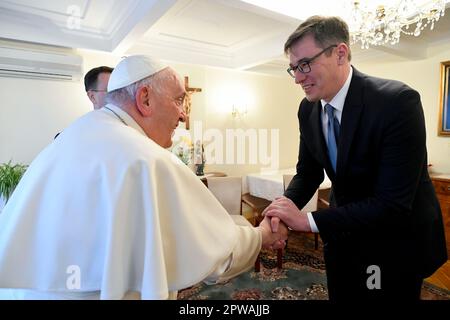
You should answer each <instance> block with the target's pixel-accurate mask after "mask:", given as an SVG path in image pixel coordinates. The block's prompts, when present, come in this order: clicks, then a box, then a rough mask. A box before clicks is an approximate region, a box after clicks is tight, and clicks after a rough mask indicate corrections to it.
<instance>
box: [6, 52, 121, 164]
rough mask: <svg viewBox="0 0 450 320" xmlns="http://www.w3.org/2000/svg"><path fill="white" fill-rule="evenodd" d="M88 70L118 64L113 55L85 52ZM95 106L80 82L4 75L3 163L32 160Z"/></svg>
mask: <svg viewBox="0 0 450 320" xmlns="http://www.w3.org/2000/svg"><path fill="white" fill-rule="evenodd" d="M82 55H83V56H84V58H85V60H84V70H85V71H88V70H90V69H91V68H92V67H94V66H98V65H100V64H107V65H115V64H116V62H115V61H117V58H114V57H111V56H110V55H101V54H91V53H88V52H85V53H82ZM90 110H92V104H91V102H90V101H89V99H88V97H87V96H86V93H85V91H84V84H83V79H81V80H80V81H78V82H66V81H53V80H35V79H18V78H3V77H0V163H3V162H7V161H9V160H12V161H13V162H21V163H25V164H29V163H30V162H31V161H32V160H33V159H34V158H35V157H36V156H37V154H38V153H39V152H40V151H41V150H42V149H43V148H44V147H45V146H46V145H47V144H49V143H51V142H52V141H53V138H54V136H55V135H56V134H57V133H58V132H60V131H61V130H63V129H64V128H65V127H66V126H68V125H69V124H70V123H71V122H72V121H74V120H75V119H76V118H78V117H79V116H81V115H82V114H84V113H86V112H88V111H90Z"/></svg>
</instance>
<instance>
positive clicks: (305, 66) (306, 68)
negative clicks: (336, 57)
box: [286, 44, 337, 78]
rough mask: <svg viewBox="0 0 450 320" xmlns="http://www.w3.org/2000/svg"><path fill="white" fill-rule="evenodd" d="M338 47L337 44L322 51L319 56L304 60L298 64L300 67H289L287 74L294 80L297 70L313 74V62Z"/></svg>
mask: <svg viewBox="0 0 450 320" xmlns="http://www.w3.org/2000/svg"><path fill="white" fill-rule="evenodd" d="M334 47H337V44H333V45H331V46H329V47H326V48H325V49H323V50H322V51H320V52H319V53H318V54H316V55H315V56H314V57H312V58H305V59H302V60H300V61H299V62H298V65H296V66H294V67H289V68H287V70H286V71H287V72H288V73H289V75H290V76H291V77H292V78H295V70H298V71H300V72H301V73H309V72H311V65H310V64H311V62H313V61H314V60H315V59H317V58H318V57H320V55H321V54H323V53H324V52H325V51H327V50H330V49H331V48H334Z"/></svg>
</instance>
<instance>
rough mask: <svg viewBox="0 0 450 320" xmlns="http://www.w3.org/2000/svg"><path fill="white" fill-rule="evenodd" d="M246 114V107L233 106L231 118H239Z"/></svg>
mask: <svg viewBox="0 0 450 320" xmlns="http://www.w3.org/2000/svg"><path fill="white" fill-rule="evenodd" d="M246 114H247V107H246V106H236V105H234V104H233V109H232V110H231V115H232V116H233V118H235V119H236V118H241V117H243V116H245V115H246Z"/></svg>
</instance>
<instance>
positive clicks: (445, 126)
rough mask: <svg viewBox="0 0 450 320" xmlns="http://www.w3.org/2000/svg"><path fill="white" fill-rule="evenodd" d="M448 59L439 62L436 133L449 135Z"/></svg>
mask: <svg viewBox="0 0 450 320" xmlns="http://www.w3.org/2000/svg"><path fill="white" fill-rule="evenodd" d="M449 81H450V61H445V62H441V85H440V90H439V92H440V93H439V124H438V135H440V136H449V137H450V99H449V89H450V86H449Z"/></svg>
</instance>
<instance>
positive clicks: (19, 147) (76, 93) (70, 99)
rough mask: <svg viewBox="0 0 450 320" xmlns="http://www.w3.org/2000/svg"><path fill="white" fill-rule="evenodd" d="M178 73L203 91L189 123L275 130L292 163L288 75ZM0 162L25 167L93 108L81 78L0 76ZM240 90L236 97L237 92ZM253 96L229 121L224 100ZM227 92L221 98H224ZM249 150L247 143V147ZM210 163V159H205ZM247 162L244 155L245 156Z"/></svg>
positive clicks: (90, 55)
mask: <svg viewBox="0 0 450 320" xmlns="http://www.w3.org/2000/svg"><path fill="white" fill-rule="evenodd" d="M78 53H79V54H81V55H82V56H83V58H84V72H86V71H88V70H90V69H91V68H93V67H96V66H99V65H109V66H115V65H116V64H117V62H118V61H119V60H120V57H115V56H112V55H110V54H102V53H96V52H92V51H90V52H88V51H79V52H78ZM169 64H170V65H172V66H173V67H174V69H175V70H177V71H178V72H179V74H180V75H181V76H182V77H184V76H189V81H190V86H191V87H200V88H202V92H201V93H196V94H194V95H193V100H192V113H191V124H192V127H193V124H194V121H196V120H197V121H201V122H202V127H203V131H206V130H208V129H213V128H215V129H219V130H221V132H222V133H223V135H224V136H225V130H226V129H235V128H243V129H245V130H247V129H252V130H256V129H268V130H270V129H276V130H279V138H280V141H279V142H280V143H279V154H276V155H274V156H276V157H277V158H279V166H280V167H281V168H286V167H291V166H293V165H295V163H296V159H297V152H298V150H297V149H298V124H297V120H296V113H297V107H298V103H299V101H300V99H301V95H302V93H301V90H300V88H299V87H297V86H295V85H294V83H293V81H292V80H291V79H290V78H289V77H288V76H287V75H286V77H275V76H264V75H257V74H251V73H245V72H240V71H231V70H226V69H218V68H206V67H200V66H193V65H181V64H171V63H169ZM0 88H1V91H0V101H1V107H0V146H1V151H0V163H2V162H6V161H9V160H10V159H12V160H13V162H21V163H25V164H29V163H30V162H31V161H32V160H33V159H34V158H35V157H36V155H37V154H38V153H39V152H40V151H41V150H42V149H43V148H44V147H45V146H46V145H47V144H49V143H51V142H52V141H53V137H54V136H55V134H56V133H58V132H60V131H61V130H63V129H64V128H65V127H66V126H68V125H69V124H70V123H71V122H72V121H74V120H75V119H76V118H78V117H79V116H81V115H82V114H84V113H86V112H89V111H91V110H92V105H91V103H90V101H89V99H88V98H87V96H86V94H85V91H84V86H83V79H81V80H80V81H79V82H63V81H44V80H29V79H14V78H1V77H0ZM236 88H238V89H239V90H238V91H240V93H236ZM242 92H243V95H244V96H249V97H251V100H252V101H251V103H250V104H249V105H248V113H247V115H246V116H245V117H243V118H241V119H233V118H232V116H231V107H232V106H231V105H230V104H228V102H227V101H224V100H229V101H241V100H240V99H241V98H239V97H238V95H239V94H241V95H242ZM224 94H225V97H224ZM191 131H192V130H191ZM247 148H248V145H247ZM209 160H211V159H209ZM233 163H234V164H224V165H209V164H207V167H206V170H207V171H222V172H226V173H227V174H229V175H244V174H245V173H247V172H255V171H259V170H260V167H261V166H262V167H268V165H267V164H266V165H260V164H253V165H251V164H235V163H236V161H234V162H233ZM246 163H248V155H247V158H246Z"/></svg>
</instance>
